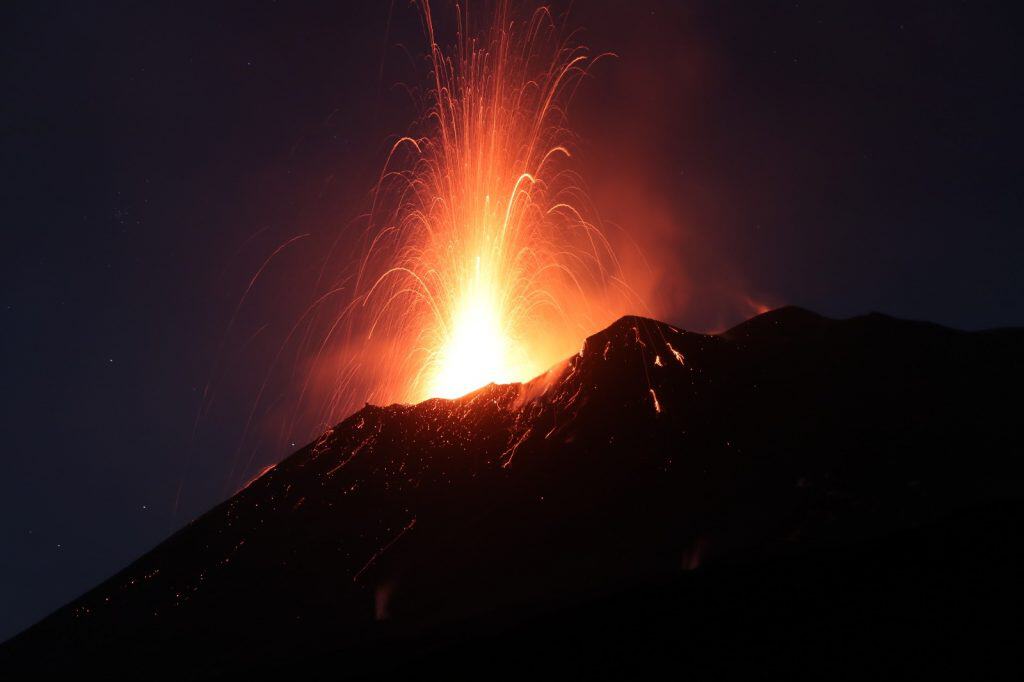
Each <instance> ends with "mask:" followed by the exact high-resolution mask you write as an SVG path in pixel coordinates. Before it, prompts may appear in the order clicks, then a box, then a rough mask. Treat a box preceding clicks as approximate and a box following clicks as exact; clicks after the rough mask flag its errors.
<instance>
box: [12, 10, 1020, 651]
mask: <svg viewBox="0 0 1024 682" xmlns="http://www.w3.org/2000/svg"><path fill="white" fill-rule="evenodd" d="M144 4H145V5H146V6H142V5H143V3H123V4H114V3H79V2H70V3H56V2H53V3H28V2H25V3H5V4H4V5H3V7H2V9H0V26H2V27H3V28H2V29H0V30H2V32H3V35H2V40H0V50H2V52H3V58H2V59H0V79H2V80H0V83H2V92H3V98H2V100H0V134H2V136H3V157H2V164H0V169H2V174H3V189H2V193H0V196H2V202H3V214H2V215H3V225H4V228H3V237H4V239H3V249H2V258H3V268H2V272H0V281H2V288H0V294H2V295H0V314H2V316H3V317H2V319H3V327H2V329H3V335H2V341H0V342H2V344H3V350H2V354H0V357H2V362H3V374H2V379H3V386H4V398H3V401H4V404H3V409H2V410H0V439H2V440H0V442H2V444H3V445H2V448H3V450H2V451H3V453H4V455H3V471H4V473H3V475H0V541H2V547H3V551H2V552H0V639H4V638H6V637H8V636H10V635H13V634H14V633H16V632H17V631H18V630H20V629H22V628H24V627H26V626H28V625H29V624H31V623H32V622H33V621H35V620H37V619H39V618H41V617H42V616H44V615H46V614H47V613H48V612H50V611H51V610H53V609H54V608H56V607H58V606H60V605H61V604H63V603H65V602H67V601H68V600H70V599H71V598H73V597H75V596H77V595H78V594H80V593H81V592H83V591H84V590H86V589H88V588H89V587H91V586H93V585H94V584H96V583H97V582H99V581H100V580H102V579H104V578H106V577H108V576H109V575H111V574H112V573H114V572H115V571H116V570H118V569H120V568H122V567H123V566H124V565H126V564H127V563H128V562H129V561H131V560H132V559H133V558H135V557H137V556H138V555H139V554H141V553H142V552H144V551H145V550H147V549H149V548H150V547H152V546H153V545H154V544H156V543H158V542H159V541H160V540H162V539H163V538H164V537H166V536H167V535H168V534H169V533H170V532H172V531H173V530H175V529H177V528H179V527H180V526H181V525H182V524H184V523H186V522H187V521H188V520H189V519H191V518H194V517H195V516H196V515H198V514H200V513H202V512H203V511H204V510H206V509H208V508H209V507H210V506H212V505H213V504H215V503H216V502H218V501H220V500H222V499H224V497H226V496H227V495H230V494H231V493H232V492H234V491H235V490H237V489H238V487H239V486H240V485H241V484H242V483H244V482H245V480H247V479H248V478H250V477H251V476H252V475H254V474H255V473H256V472H257V471H259V469H260V468H261V467H262V466H264V465H266V464H269V463H272V462H275V461H277V460H279V459H281V458H282V457H283V456H284V455H286V454H288V448H289V447H290V446H291V444H290V443H283V444H282V443H279V442H276V441H272V440H270V439H268V440H267V443H272V444H271V445H266V446H265V447H261V448H256V449H252V450H246V451H245V452H243V453H242V454H241V455H239V452H238V451H239V438H240V433H241V432H242V430H243V425H244V421H245V419H246V416H247V414H248V412H247V408H248V407H249V406H250V405H251V404H252V392H253V391H254V390H255V388H256V384H255V383H254V381H253V377H256V376H259V375H260V373H261V372H262V370H263V368H264V367H265V365H266V363H267V361H268V356H269V354H270V353H271V352H272V348H273V347H274V346H273V343H272V342H271V341H268V340H266V339H271V338H273V337H274V333H275V330H280V329H281V328H284V327H286V326H287V325H288V324H289V322H290V321H292V320H294V319H295V317H296V315H297V314H298V313H299V312H300V311H301V308H302V306H303V305H304V304H305V302H307V301H306V300H305V299H304V298H303V296H304V294H303V286H301V284H302V283H305V282H307V281H308V280H309V278H310V273H311V272H313V271H315V270H316V266H318V265H320V264H321V263H322V262H323V261H322V259H321V258H320V254H322V253H323V252H324V251H325V250H326V248H327V246H328V245H329V244H331V243H333V242H334V240H335V239H340V242H339V243H340V244H341V245H342V251H343V252H344V250H345V245H346V244H348V243H349V242H348V241H346V240H348V239H349V234H350V233H353V234H354V233H355V232H356V231H357V230H356V228H354V227H353V220H354V219H355V217H356V216H357V215H358V214H359V212H360V211H362V210H364V209H365V208H366V202H367V198H368V195H369V191H370V189H371V186H372V183H373V180H374V179H375V177H376V174H377V172H378V171H379V169H380V166H381V163H382V160H383V157H384V154H385V153H386V150H387V148H388V140H389V136H390V135H393V134H395V133H401V132H403V131H404V130H405V128H406V126H407V123H408V122H409V120H410V118H411V117H412V115H413V112H412V108H411V106H410V104H409V101H408V98H407V97H406V96H405V95H404V94H403V91H402V88H397V87H395V84H396V83H399V82H402V83H409V82H413V81H415V79H416V78H418V76H417V75H416V73H417V72H416V69H417V68H418V65H420V62H419V61H418V58H417V57H416V55H419V54H420V53H421V52H422V47H423V38H422V34H421V32H420V28H419V19H418V17H417V14H416V12H415V11H414V10H413V9H412V8H410V7H409V5H408V3H407V2H405V0H396V2H395V3H394V7H393V10H391V8H390V7H389V5H390V4H391V3H390V2H388V1H387V0H382V1H381V2H379V3H377V2H359V3H356V2H352V3H346V2H330V3H280V4H278V3H272V2H252V3H246V4H243V5H237V6H229V5H224V6H220V7H213V8H211V7H208V6H206V5H207V4H210V3H203V4H197V5H195V6H191V7H189V6H186V4H185V3H180V2H176V3H166V4H164V5H162V6H161V5H160V4H158V3H144ZM448 7H450V5H449V4H447V3H445V2H443V0H441V1H440V2H437V3H435V12H437V13H438V14H442V13H443V12H444V11H445V9H446V8H448ZM556 7H558V5H556ZM1010 12H1011V10H1010V9H1007V8H1005V7H1001V6H999V5H997V4H995V3H992V4H987V3H970V4H968V3H960V2H955V3H954V2H941V1H936V2H916V3H890V2H886V3H877V4H873V3H864V2H850V3H842V2H830V3H809V2H799V3H795V2H787V3H732V2H724V3H723V2H708V3H700V2H684V1H681V0H679V1H677V0H672V1H668V0H665V1H663V2H658V1H652V0H630V2H586V1H584V0H580V1H578V2H576V3H575V7H574V8H573V11H572V14H571V18H570V23H571V24H573V25H577V26H581V27H583V28H584V29H585V33H584V34H583V40H584V42H586V43H587V44H589V45H590V46H591V47H592V48H594V49H595V50H596V51H598V52H601V51H613V52H615V53H616V55H617V56H616V57H615V58H613V59H608V60H604V61H601V62H599V63H598V65H597V66H596V67H595V68H594V70H593V72H592V76H593V77H592V78H591V79H590V80H589V81H588V82H586V83H585V84H584V86H583V88H582V89H581V90H580V92H579V94H578V97H577V98H576V99H575V100H574V102H573V106H572V108H571V109H570V115H571V118H572V120H573V122H574V127H575V129H576V132H577V133H578V134H579V136H580V138H581V140H582V146H581V149H580V158H581V164H582V167H583V169H584V172H585V175H586V179H587V180H588V182H589V184H590V186H591V189H592V195H593V196H594V198H595V201H596V203H597V206H598V208H599V209H600V210H601V213H602V216H603V218H604V219H605V220H606V221H608V222H609V223H610V224H615V225H618V226H621V228H622V229H624V230H626V231H628V232H629V233H630V234H632V235H634V236H635V238H636V240H637V242H638V243H639V245H640V247H641V248H642V249H643V250H644V252H645V253H646V254H647V255H648V256H649V257H650V262H651V269H652V273H653V275H652V276H653V283H654V286H653V287H652V288H651V290H650V294H649V301H648V303H649V305H650V307H651V312H652V314H656V315H657V316H658V317H660V318H662V319H664V320H666V321H668V322H671V323H674V324H678V325H681V326H683V327H686V328H689V329H694V330H709V331H713V330H720V329H723V328H725V327H726V326H728V325H729V324H732V323H735V322H738V321H740V320H741V319H744V318H745V317H747V316H749V315H751V314H753V313H754V312H755V311H756V310H757V308H758V306H759V305H779V304H785V303H794V304H799V305H803V306H806V307H809V308H811V309H814V310H816V311H818V312H821V313H824V314H828V315H834V316H848V315H854V314H860V313H865V312H868V311H872V310H877V311H881V312H885V313H889V314H893V315H897V316H903V317H910V318H917V319H928V320H932V321H935V322H940V323H943V324H947V325H951V326H955V327H960V328H967V329H977V328H986V327H994V326H1008V325H1022V324H1024V277H1022V274H1021V266H1020V262H1021V257H1022V255H1024V233H1022V230H1021V224H1022V219H1024V205H1022V201H1024V199H1022V197H1024V172H1022V168H1021V158H1022V157H1024V134H1022V132H1021V121H1022V120H1024V85H1022V82H1024V81H1022V79H1021V78H1020V73H1019V66H1020V63H1021V61H1022V60H1021V59H1020V56H1019V55H1018V48H1017V46H1016V45H1017V43H1018V42H1019V41H1018V37H1019V36H1018V33H1019V31H1018V29H1017V27H1018V26H1019V17H1017V16H1011V14H1010ZM389 15H390V21H389ZM409 55H412V56H411V57H410V56H409ZM297 235H308V236H306V237H303V239H301V240H300V241H299V242H296V243H295V245H294V247H293V248H290V249H288V250H287V251H286V252H285V253H283V254H282V256H281V257H280V258H279V259H276V260H275V261H274V262H273V267H271V268H269V269H268V271H267V273H266V276H265V278H264V279H262V280H261V283H260V287H259V288H258V291H255V292H254V293H253V295H252V298H251V299H250V300H249V301H248V302H247V305H246V307H245V308H244V310H242V311H241V313H240V316H239V319H238V321H237V324H236V325H235V327H234V329H235V332H233V333H232V335H230V336H229V337H226V336H225V328H226V326H227V323H228V320H229V319H230V318H231V316H232V313H233V310H234V308H235V306H236V304H237V303H238V301H239V299H240V296H241V295H242V292H243V291H244V290H245V288H246V285H247V283H248V282H249V279H250V278H251V277H252V274H253V273H254V272H255V271H256V269H257V268H259V266H260V264H261V263H263V261H264V260H265V259H266V258H267V256H268V255H269V254H270V253H271V252H272V251H273V250H274V249H275V248H276V247H277V246H278V245H280V244H282V243H283V242H285V241H286V240H288V239H289V238H291V237H294V236H297ZM352 243H354V242H352ZM225 349H226V350H225ZM207 385H212V386H213V387H214V389H215V394H216V398H215V399H214V400H211V401H210V404H211V405H212V407H211V408H210V410H209V411H208V413H206V414H205V415H204V416H203V418H202V419H201V420H198V421H197V414H198V411H199V409H200V405H201V404H202V393H203V391H204V387H206V386H207ZM270 390H271V392H273V391H275V390H281V391H283V390H284V389H283V388H279V387H275V386H271V387H270ZM286 398H287V396H283V395H282V397H281V399H282V400H284V399H286ZM345 416H346V415H344V414H338V415H337V419H338V420H340V419H342V418H343V417H345ZM305 435H306V437H308V436H310V435H312V434H305ZM296 440H301V438H298V439H296ZM302 444H303V443H302V442H296V445H302Z"/></svg>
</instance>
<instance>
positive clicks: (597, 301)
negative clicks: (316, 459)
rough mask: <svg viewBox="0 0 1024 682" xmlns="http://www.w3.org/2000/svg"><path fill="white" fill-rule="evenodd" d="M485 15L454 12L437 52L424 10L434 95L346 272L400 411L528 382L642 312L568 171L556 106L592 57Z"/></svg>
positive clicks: (548, 26)
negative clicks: (447, 41) (357, 259)
mask: <svg viewBox="0 0 1024 682" xmlns="http://www.w3.org/2000/svg"><path fill="white" fill-rule="evenodd" d="M489 9H490V10H491V11H489V12H485V13H484V14H483V15H482V18H483V27H482V28H480V27H478V25H477V22H476V19H477V16H473V17H470V16H469V14H468V11H467V10H465V9H464V8H463V7H461V6H460V5H456V6H455V13H456V21H455V23H456V26H457V29H456V33H457V39H456V40H455V41H454V44H453V45H452V46H451V47H449V48H442V47H441V46H439V44H438V39H437V35H436V33H435V23H434V19H433V17H432V14H431V9H430V6H429V3H428V2H427V1H426V0H423V2H422V4H421V5H420V14H421V16H422V18H423V25H424V30H425V35H426V38H427V40H428V42H429V55H428V59H427V63H428V64H429V70H430V77H429V81H428V82H429V85H428V86H427V87H426V88H425V89H424V90H423V91H422V94H421V96H420V109H421V112H422V113H421V116H420V118H419V121H418V122H417V123H416V125H415V126H414V130H413V131H411V132H410V134H408V135H406V136H403V137H401V138H400V139H398V140H397V141H396V142H395V144H394V146H393V147H392V148H391V152H390V154H389V156H388V159H387V162H386V164H385V167H384V169H383V171H382V173H381V176H380V180H379V182H378V184H377V186H376V190H375V192H374V201H373V208H372V211H371V214H370V229H369V231H368V233H367V236H366V242H365V243H366V247H365V252H364V255H363V257H362V259H361V263H360V266H359V269H358V274H357V275H356V278H355V291H356V296H355V300H354V304H355V305H354V306H353V307H354V308H357V309H358V310H359V311H360V315H359V316H360V317H363V316H364V315H365V317H364V322H365V325H364V326H363V327H360V326H359V325H358V324H357V325H356V328H357V329H365V333H366V337H365V338H366V339H371V338H376V339H381V338H385V339H387V340H388V342H387V343H386V344H385V345H386V346H387V347H388V348H391V349H392V350H391V355H390V356H389V357H388V358H387V359H386V360H383V361H382V362H384V363H385V364H386V365H387V367H388V368H389V369H388V370H387V371H386V375H385V376H384V377H382V380H383V382H384V383H390V384H393V385H392V386H391V387H390V391H389V390H384V393H388V392H390V393H391V394H392V395H395V394H397V395H396V397H397V398H398V399H403V400H407V401H416V400H421V399H425V398H428V397H448V398H453V397H458V396H460V395H463V394H465V393H467V392H469V391H471V390H473V389H476V388H478V387H480V386H483V385H485V384H487V383H489V382H497V383H506V382H512V381H524V380H528V379H530V378H532V377H534V376H536V375H537V374H539V373H541V372H543V371H544V370H545V369H546V368H547V367H549V366H550V365H552V364H553V363H554V362H556V361H557V360H559V359H561V358H562V357H564V356H565V355H568V354H570V353H571V352H573V351H574V350H576V349H577V348H578V347H579V343H580V341H581V340H582V338H583V335H584V334H586V333H589V332H591V331H593V330H594V329H595V328H596V327H597V326H598V325H600V324H604V323H607V322H608V321H609V319H611V317H613V316H614V315H616V314H621V312H623V311H624V310H626V309H627V308H632V309H634V310H635V308H636V306H637V303H638V302H637V300H636V296H635V295H634V294H633V292H632V291H631V289H630V288H629V286H628V284H627V282H626V280H625V278H624V277H623V276H622V273H621V267H620V264H619V262H618V259H617V257H616V253H615V249H614V248H613V246H612V244H611V243H610V242H609V240H608V239H607V238H606V235H605V233H604V232H603V231H602V229H601V227H600V222H599V221H598V220H597V219H596V217H595V216H596V211H594V209H593V208H592V205H591V203H590V201H589V199H588V197H587V193H586V191H585V189H584V185H583V182H582V179H581V176H580V174H579V172H578V171H577V170H575V169H574V167H573V151H572V150H573V147H574V143H575V141H576V140H575V137H574V136H573V134H572V133H571V131H570V129H569V126H568V120H567V110H566V107H567V104H568V102H569V100H570V99H571V96H572V93H573V91H574V90H575V89H576V87H577V86H578V84H579V83H580V81H581V79H583V77H585V76H586V75H587V73H588V68H589V66H590V65H591V64H592V63H593V62H594V58H592V57H591V55H590V53H589V51H588V50H587V48H586V47H585V46H583V45H581V44H579V43H578V42H577V41H576V40H575V35H576V34H575V33H571V32H570V33H568V35H563V33H564V31H563V28H562V27H560V26H559V23H558V22H557V21H556V20H555V19H554V18H553V16H552V15H551V13H550V11H549V10H548V9H546V8H539V9H536V10H533V11H525V12H524V11H522V8H521V7H516V8H514V7H513V6H511V5H510V4H509V3H508V2H506V1H503V0H498V1H497V2H495V3H494V4H493V6H491V7H490V8H489ZM517 10H518V11H517ZM380 381H381V380H379V381H378V385H380Z"/></svg>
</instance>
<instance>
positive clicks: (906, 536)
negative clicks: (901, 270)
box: [0, 308, 1024, 677]
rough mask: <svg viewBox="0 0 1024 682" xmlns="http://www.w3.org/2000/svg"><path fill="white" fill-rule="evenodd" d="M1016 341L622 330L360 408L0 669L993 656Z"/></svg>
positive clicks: (638, 664)
mask: <svg viewBox="0 0 1024 682" xmlns="http://www.w3.org/2000/svg"><path fill="white" fill-rule="evenodd" d="M1022 342H1024V331H1022V330H997V331H990V332H975V333H966V332H958V331H953V330H949V329H945V328H942V327H938V326H934V325H930V324H924V323H917V322H907V321H901V320H895V319H892V318H888V317H884V316H881V315H869V316H866V317H861V318H855V319H851V320H843V321H835V320H828V319H825V318H821V317H819V316H817V315H814V314H813V313H809V312H807V311H803V310H800V309H796V308H784V309H780V310H776V311H773V312H771V313H767V314H765V315H761V316H759V317H756V318H754V319H752V320H750V321H748V322H746V323H744V324H742V325H740V326H738V327H736V328H734V329H732V330H730V331H728V332H726V333H724V334H721V335H714V336H708V335H701V334H692V333H688V332H683V331H679V330H676V329H675V328H673V327H671V326H669V325H665V324H662V323H659V322H655V321H652V320H647V319H643V318H636V317H627V318H623V319H621V320H619V321H618V322H616V323H615V324H614V325H612V326H611V327H609V328H608V329H606V330H604V331H603V332H600V333H598V334H595V335H594V336H592V337H590V338H589V339H587V341H586V344H585V345H584V347H583V349H582V350H581V351H580V353H579V354H578V355H576V356H573V357H572V358H570V359H569V360H567V361H566V362H565V363H563V364H562V365H561V366H559V367H556V368H554V369H552V370H551V371H550V372H548V374H546V375H544V376H541V377H538V378H537V379H535V380H534V381H532V382H530V383H529V384H525V385H518V384H516V385H508V386H489V387H487V388H484V389H481V390H480V391H477V392H475V393H473V394H471V395H469V396H466V397H465V398H461V399H459V400H454V401H447V400H431V401H427V402H425V403H421V404H419V405H414V406H402V405H393V406H390V407H375V406H367V407H366V408H364V409H363V410H361V411H359V412H358V413H356V414H354V415H352V416H351V417H349V418H348V419H346V420H345V421H344V422H342V423H341V424H339V425H337V426H336V427H334V428H333V429H331V430H330V431H328V432H327V433H325V434H324V435H323V436H322V437H320V438H319V439H317V441H315V442H314V443H311V444H310V445H308V446H307V447H305V448H303V449H301V450H299V451H298V452H296V453H295V454H294V455H292V456H291V457H289V458H287V459H285V460H284V461H283V462H281V463H280V464H279V465H278V466H277V467H275V468H273V469H271V470H270V471H268V472H267V473H265V474H264V475H263V476H262V477H260V478H259V479H258V480H256V481H255V482H253V483H252V484H251V485H250V486H249V487H247V488H246V489H245V490H243V491H241V492H240V493H238V494H237V495H235V496H234V497H232V498H231V499H230V500H228V501H226V502H224V503H223V504H221V505H220V506H218V507H216V508H215V509H213V510H212V511H210V512H209V513H207V514H206V515H204V516H203V517H201V518H199V519H197V520H196V521H194V522H193V523H191V524H190V525H189V526H187V527H186V528H184V529H183V530H181V531H180V532H178V533H177V534H175V535H174V536H172V537H171V538H169V539H168V540H167V541H165V542H164V543H163V544H161V545H159V546H158V547H157V548H155V549H154V550H153V551H151V552H150V553H148V554H146V555H145V556H143V557H142V558H141V559H139V560H138V561H137V562H135V563H134V564H132V565H131V566H129V567H128V568H127V569H125V570H124V571H123V572H121V573H120V574H118V575H117V576H115V577H113V578H111V579H110V580H109V581H107V582H106V583H103V584H102V585H100V586H98V587H97V588H95V589H94V590H92V591H91V592H89V593H87V594H86V595H84V596H83V597H81V598H80V599H78V600H76V601H75V602H73V603H71V604H69V605H68V606H66V607H64V608H63V609H61V610H59V611H57V612H56V613H54V614H53V615H51V616H50V617H48V618H47V619H45V620H43V621H42V622H41V623H39V624H37V625H36V626H34V627H33V628H31V629H29V630H28V631H26V632H25V633H23V634H21V635H19V636H18V637H16V638H14V639H13V640H11V641H9V642H7V643H6V644H5V645H3V647H2V649H0V671H3V672H8V673H11V674H14V673H22V674H26V673H28V674H39V675H43V674H54V673H58V674H59V673H63V674H71V675H77V676H94V675H144V676H147V677H153V676H156V677H162V676H166V677H177V676H181V675H187V676H241V675H249V674H253V673H267V672H280V673H288V674H300V673H319V672H323V673H325V674H330V676H331V677H346V676H360V675H377V674H389V673H391V674H403V675H407V674H417V673H418V674H425V673H428V672H430V673H433V672H441V673H446V672H448V673H452V672H459V673H463V674H472V675H474V676H479V677H485V676H504V675H507V674H521V675H532V676H546V675H551V674H556V673H558V674H561V675H578V674H594V673H608V672H615V673H619V674H630V673H637V672H648V673H650V674H654V673H658V674H665V673H666V672H667V673H669V674H682V675H686V674H690V673H730V672H743V671H754V672H759V673H762V674H763V673H765V671H767V670H769V669H775V670H783V671H786V672H788V673H790V674H791V675H799V676H812V675H813V676H816V677H819V676H857V675H863V674H869V673H884V672H903V673H905V674H915V675H920V674H921V673H922V672H926V673H927V672H930V673H947V674H948V673H952V672H970V673H977V672H979V671H983V670H984V671H1004V672H1012V671H1013V669H1014V667H1016V668H1020V667H1021V661H1020V657H1019V655H1018V654H1017V647H1018V642H1019V641H1020V638H1021V637H1020V635H1021V634H1022V633H1021V631H1022V626H1021V625H1020V618H1021V616H1020V614H1021V612H1022V608H1021V607H1022V606H1024V599H1022V596H1024V591H1022V588H1021V587H1020V585H1019V576H1020V575H1024V560H1022V552H1021V547H1022V541H1021V531H1022V529H1024V525H1022V522H1024V492H1022V491H1024V485H1022V484H1024V474H1022V471H1024V467H1022V466H1021V464H1020V457H1021V455H1020V454H1019V453H1020V451H1021V450H1022V448H1021V446H1020V441H1021V438H1020V435H1019V433H1020V423H1021V418H1020V413H1021V409H1020V408H1021V400H1020V397H1019V395H1020V391H1021V386H1022V382H1021V379H1022V375H1024V360H1022V358H1021V350H1022V348H1024V343H1022ZM1018 672H1019V670H1018Z"/></svg>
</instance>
